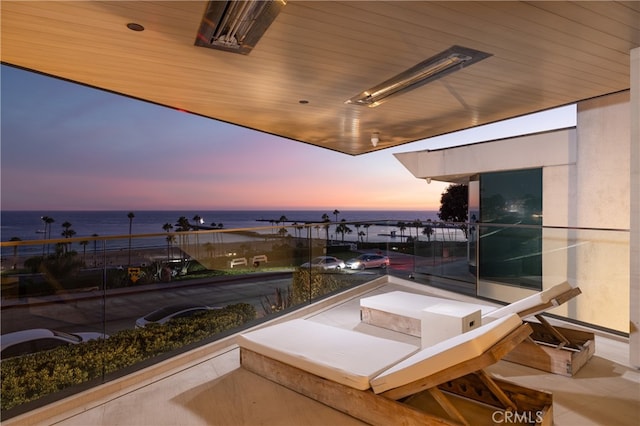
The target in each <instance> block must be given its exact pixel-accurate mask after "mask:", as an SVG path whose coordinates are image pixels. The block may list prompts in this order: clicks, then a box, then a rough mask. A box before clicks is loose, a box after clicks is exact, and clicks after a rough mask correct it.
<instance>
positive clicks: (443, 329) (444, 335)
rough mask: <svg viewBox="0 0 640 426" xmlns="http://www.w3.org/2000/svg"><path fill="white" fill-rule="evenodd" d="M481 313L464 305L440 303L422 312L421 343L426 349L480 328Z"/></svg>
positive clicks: (473, 307)
mask: <svg viewBox="0 0 640 426" xmlns="http://www.w3.org/2000/svg"><path fill="white" fill-rule="evenodd" d="M481 321H482V316H481V311H480V309H478V308H477V307H476V306H465V304H463V303H455V302H453V303H448V302H443V303H438V304H436V305H432V306H429V307H427V308H424V309H423V310H422V321H421V322H422V324H421V327H420V328H421V336H420V337H421V343H422V347H423V348H426V347H429V346H433V345H435V344H436V343H439V342H442V341H443V340H446V339H448V338H450V337H453V336H457V335H459V334H462V333H465V332H467V331H469V330H473V329H474V328H477V327H479V326H480V325H481V324H480V323H481Z"/></svg>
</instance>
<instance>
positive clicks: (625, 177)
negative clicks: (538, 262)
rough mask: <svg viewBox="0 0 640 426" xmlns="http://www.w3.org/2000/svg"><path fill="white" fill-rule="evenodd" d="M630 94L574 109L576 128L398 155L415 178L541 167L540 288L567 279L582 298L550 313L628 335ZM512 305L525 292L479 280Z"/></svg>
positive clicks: (489, 293) (483, 290)
mask: <svg viewBox="0 0 640 426" xmlns="http://www.w3.org/2000/svg"><path fill="white" fill-rule="evenodd" d="M629 108H630V104H629V92H622V93H617V94H613V95H609V96H603V97H600V98H596V99H591V100H587V101H583V102H581V103H579V104H578V109H577V111H578V112H577V114H578V117H577V126H576V128H575V129H563V130H558V131H555V132H547V133H542V134H536V135H528V136H523V137H518V138H510V139H505V140H499V141H491V142H484V143H480V144H475V145H469V146H462V147H456V148H451V149H444V150H438V151H418V152H411V153H402V154H396V157H397V158H398V160H400V161H401V162H402V163H403V164H404V165H405V167H407V168H408V169H409V170H410V171H411V172H412V173H413V174H414V176H416V177H418V178H426V177H431V178H433V179H439V180H444V181H447V180H449V179H451V181H454V180H460V179H461V177H462V178H464V176H471V175H474V174H477V173H483V172H489V171H500V170H514V169H524V168H532V167H542V168H543V225H544V226H545V229H544V230H543V276H544V278H543V287H544V288H549V287H551V286H553V285H555V284H558V283H560V282H562V281H565V280H568V281H569V282H571V283H572V284H575V285H578V286H579V287H580V288H581V290H582V292H583V294H582V295H581V296H579V297H577V298H575V299H574V300H572V301H570V302H569V303H567V304H565V305H563V306H561V307H559V308H556V309H555V310H552V311H550V312H552V313H555V314H558V315H562V316H567V317H570V318H573V319H577V320H579V321H583V322H586V323H590V324H595V325H598V326H601V327H605V328H609V329H613V330H617V331H622V332H629V318H630V317H629V297H630V296H629V270H630V260H629V258H630V256H629V250H630V244H629V227H630V195H629V194H630V189H629V188H630V168H631V167H630V160H629V152H630V114H629ZM478 294H479V295H481V296H484V297H489V298H493V299H496V300H501V301H504V302H512V301H514V300H517V299H519V298H521V297H524V296H526V295H527V294H530V292H528V291H526V290H522V289H517V288H514V287H509V286H505V285H502V284H498V283H491V282H483V281H480V282H478Z"/></svg>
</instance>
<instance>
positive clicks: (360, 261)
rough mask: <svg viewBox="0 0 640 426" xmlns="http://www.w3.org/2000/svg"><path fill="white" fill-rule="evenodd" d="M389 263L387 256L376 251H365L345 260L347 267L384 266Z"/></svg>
mask: <svg viewBox="0 0 640 426" xmlns="http://www.w3.org/2000/svg"><path fill="white" fill-rule="evenodd" d="M389 263H390V262H389V257H388V256H385V255H382V254H376V253H365V254H361V255H360V256H358V257H356V258H355V259H349V260H347V262H346V266H347V268H349V269H367V268H386V267H388V266H389Z"/></svg>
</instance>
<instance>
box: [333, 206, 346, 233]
mask: <svg viewBox="0 0 640 426" xmlns="http://www.w3.org/2000/svg"><path fill="white" fill-rule="evenodd" d="M339 214H340V210H338V209H335V210H334V211H333V215H334V216H335V217H336V236H337V235H338V215H339ZM343 237H344V235H343Z"/></svg>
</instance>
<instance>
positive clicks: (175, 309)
mask: <svg viewBox="0 0 640 426" xmlns="http://www.w3.org/2000/svg"><path fill="white" fill-rule="evenodd" d="M213 309H222V308H219V307H213V306H206V305H200V304H192V303H182V304H177V305H170V306H165V307H164V308H160V309H156V310H155V311H153V312H150V313H148V314H147V315H145V316H143V317H140V318H138V319H137V320H136V328H142V327H145V326H146V325H148V324H151V323H155V324H164V323H166V322H168V321H171V320H172V319H175V318H186V317H190V316H193V315H197V314H201V313H204V312H207V311H210V310H213Z"/></svg>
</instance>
